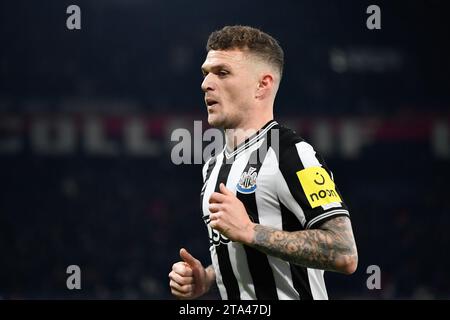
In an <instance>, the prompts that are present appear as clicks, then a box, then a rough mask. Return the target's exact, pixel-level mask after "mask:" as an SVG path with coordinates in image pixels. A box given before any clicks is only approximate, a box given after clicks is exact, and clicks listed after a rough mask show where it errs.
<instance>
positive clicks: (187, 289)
mask: <svg viewBox="0 0 450 320" xmlns="http://www.w3.org/2000/svg"><path fill="white" fill-rule="evenodd" d="M169 285H170V288H172V289H174V290H176V291H178V292H180V293H183V294H192V293H193V292H194V290H193V289H194V285H193V284H185V285H179V284H178V283H176V282H175V281H173V280H170V283H169Z"/></svg>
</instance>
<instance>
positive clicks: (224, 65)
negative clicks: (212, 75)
mask: <svg viewBox="0 0 450 320" xmlns="http://www.w3.org/2000/svg"><path fill="white" fill-rule="evenodd" d="M224 68H225V69H231V66H230V65H229V64H226V63H220V64H216V65H213V66H211V67H210V68H209V69H210V71H215V70H219V69H224ZM201 69H202V73H203V74H205V73H208V72H210V71H207V69H208V68H205V67H203V66H202V68H201Z"/></svg>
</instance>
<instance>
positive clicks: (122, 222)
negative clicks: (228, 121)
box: [0, 0, 450, 299]
mask: <svg viewBox="0 0 450 320" xmlns="http://www.w3.org/2000/svg"><path fill="white" fill-rule="evenodd" d="M71 4H77V5H78V6H80V8H81V27H82V29H81V30H78V31H69V30H68V29H67V28H66V19H67V17H68V14H66V8H67V7H68V6H69V5H71ZM370 4H377V5H379V6H380V8H381V23H382V29H381V30H373V31H372V30H368V29H367V28H366V19H367V17H368V14H366V8H367V6H368V5H370ZM444 7H445V5H444V1H396V2H395V3H394V2H393V1H381V2H380V1H377V2H373V3H372V2H367V1H345V2H343V1H273V2H267V3H264V4H263V3H262V2H260V1H234V0H233V1H223V2H218V1H203V0H201V1H193V2H192V1H191V2H188V1H181V0H171V1H162V0H151V1H145V0H114V1H113V0H108V1H107V0H96V1H77V0H74V1H65V0H63V1H56V0H53V1H2V2H1V3H0V36H1V42H2V44H1V49H0V164H1V165H0V179H1V180H0V181H1V183H0V188H1V191H0V196H1V198H0V252H1V258H0V298H3V299H26V298H30V299H43V298H63V299H65V298H67V299H69V298H87V299H170V298H171V296H170V291H169V288H168V285H167V284H168V279H167V274H168V272H169V270H170V268H171V265H172V263H173V262H175V261H177V260H178V250H179V248H180V247H182V246H183V247H186V248H188V249H189V250H191V251H192V253H193V254H195V255H196V256H198V257H199V258H200V259H201V260H202V261H203V262H204V263H205V264H206V263H208V262H209V252H208V239H207V233H206V228H205V226H204V225H203V221H202V219H201V217H200V215H201V213H200V210H199V192H200V188H201V184H202V181H201V165H179V166H177V165H174V164H173V163H172V162H171V158H170V153H171V148H172V146H173V144H174V143H173V142H171V141H170V137H171V132H172V130H173V129H174V128H187V129H189V130H192V129H193V121H194V120H201V121H205V120H206V111H205V108H204V104H203V95H202V92H201V90H200V83H201V81H202V75H201V72H200V65H201V63H202V62H203V59H204V57H205V51H204V46H205V42H206V39H207V37H208V35H209V33H210V32H211V31H213V30H216V29H218V28H221V27H222V26H224V25H228V24H245V25H252V26H255V27H260V28H262V29H263V30H265V31H267V32H269V33H270V34H272V35H273V36H275V37H276V38H277V39H278V40H279V41H280V43H281V45H282V47H283V48H284V50H285V54H286V66H285V75H284V79H283V82H282V85H281V90H280V92H279V95H278V99H277V101H276V107H275V112H276V118H277V119H278V120H280V122H283V123H286V124H288V125H290V126H291V127H293V128H295V129H296V130H297V131H298V132H299V133H300V134H301V135H302V136H304V137H305V138H306V139H307V140H308V141H310V142H311V143H312V144H313V145H314V146H315V147H316V149H318V150H319V151H321V152H322V153H323V154H324V156H325V158H326V160H327V162H328V164H329V166H330V167H331V168H332V170H333V172H334V174H335V177H336V179H337V181H338V185H339V186H340V189H341V191H342V193H343V195H344V197H345V200H346V202H347V204H348V205H349V207H350V209H351V214H352V221H353V224H354V230H355V236H356V239H357V244H358V248H359V254H360V261H359V269H358V271H357V272H356V273H355V274H354V275H353V276H350V277H348V276H341V275H338V274H332V273H327V275H326V280H327V281H328V291H329V295H330V298H333V299H346V298H357V299H428V298H430V299H435V298H441V299H448V298H450V277H449V276H448V270H449V268H450V258H449V256H448V252H449V247H450V246H449V242H450V233H449V232H448V229H449V226H450V205H449V203H448V202H447V200H448V199H447V197H448V192H449V188H448V185H447V183H448V181H450V170H449V165H450V133H449V125H450V117H449V116H450V112H449V111H450V108H449V106H450V90H449V89H450V88H449V87H450V79H449V74H450V63H449V57H450V50H449V39H450V37H449V32H448V30H449V22H448V11H446V10H444ZM204 123H206V122H204ZM204 129H206V124H205V125H204ZM446 199H447V200H446ZM72 264H75V265H79V266H80V268H81V271H82V289H81V290H78V291H77V290H73V291H70V290H68V289H67V288H66V278H67V276H68V275H67V274H66V268H67V266H69V265H72ZM370 265H378V266H380V268H381V272H382V288H381V290H368V289H367V287H366V279H367V277H368V274H367V273H366V269H367V267H368V266H370ZM205 298H210V299H216V298H218V294H217V291H212V292H211V294H209V295H208V296H206V297H205Z"/></svg>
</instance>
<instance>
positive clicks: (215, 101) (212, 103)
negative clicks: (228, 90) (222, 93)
mask: <svg viewBox="0 0 450 320" xmlns="http://www.w3.org/2000/svg"><path fill="white" fill-rule="evenodd" d="M205 102H206V105H207V106H208V107H212V106H213V105H215V104H217V103H218V101H217V100H215V99H212V98H206V99H205Z"/></svg>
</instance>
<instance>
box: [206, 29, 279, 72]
mask: <svg viewBox="0 0 450 320" xmlns="http://www.w3.org/2000/svg"><path fill="white" fill-rule="evenodd" d="M228 49H243V50H248V51H249V52H251V53H253V54H255V55H256V56H258V57H260V58H262V59H263V60H264V61H266V62H267V63H269V64H271V65H273V66H274V67H276V68H277V69H278V71H279V73H280V78H281V75H282V74H283V64H284V52H283V49H281V47H280V45H279V44H278V41H277V40H275V39H274V38H273V37H272V36H270V35H268V34H267V33H265V32H263V31H261V30H259V29H256V28H252V27H249V26H226V27H224V28H222V29H221V30H217V31H214V32H213V33H211V34H210V36H209V38H208V43H207V44H206V51H207V52H209V51H210V50H228Z"/></svg>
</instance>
